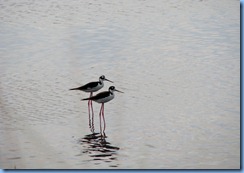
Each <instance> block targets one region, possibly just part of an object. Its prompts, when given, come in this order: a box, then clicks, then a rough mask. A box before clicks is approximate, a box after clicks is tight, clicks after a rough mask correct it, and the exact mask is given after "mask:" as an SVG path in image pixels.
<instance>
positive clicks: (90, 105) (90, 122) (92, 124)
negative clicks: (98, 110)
mask: <svg viewBox="0 0 244 173" xmlns="http://www.w3.org/2000/svg"><path fill="white" fill-rule="evenodd" d="M90 97H92V92H91V94H90ZM90 107H91V110H92V118H91V111H90ZM88 114H89V128H90V129H91V132H92V133H94V112H93V107H92V101H91V100H88Z"/></svg>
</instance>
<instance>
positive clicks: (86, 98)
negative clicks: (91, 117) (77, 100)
mask: <svg viewBox="0 0 244 173" xmlns="http://www.w3.org/2000/svg"><path fill="white" fill-rule="evenodd" d="M83 100H91V99H90V98H85V99H81V101H83Z"/></svg>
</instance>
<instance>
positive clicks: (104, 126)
mask: <svg viewBox="0 0 244 173" xmlns="http://www.w3.org/2000/svg"><path fill="white" fill-rule="evenodd" d="M102 107H103V110H102V115H103V134H104V136H105V128H106V122H105V118H104V103H103V104H102Z"/></svg>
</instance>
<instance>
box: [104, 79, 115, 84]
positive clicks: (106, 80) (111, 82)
mask: <svg viewBox="0 0 244 173" xmlns="http://www.w3.org/2000/svg"><path fill="white" fill-rule="evenodd" d="M104 80H106V81H109V82H111V83H114V82H113V81H111V80H108V79H104Z"/></svg>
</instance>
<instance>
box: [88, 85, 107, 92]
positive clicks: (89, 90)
mask: <svg viewBox="0 0 244 173" xmlns="http://www.w3.org/2000/svg"><path fill="white" fill-rule="evenodd" d="M102 87H103V85H100V84H98V85H97V86H96V87H94V88H87V89H86V92H96V91H98V90H100V89H101V88H102Z"/></svg>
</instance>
